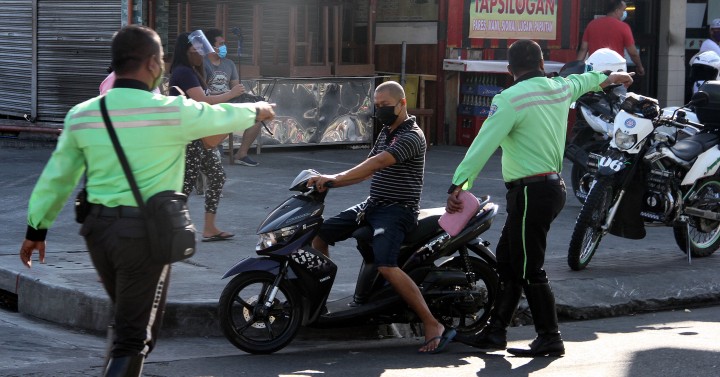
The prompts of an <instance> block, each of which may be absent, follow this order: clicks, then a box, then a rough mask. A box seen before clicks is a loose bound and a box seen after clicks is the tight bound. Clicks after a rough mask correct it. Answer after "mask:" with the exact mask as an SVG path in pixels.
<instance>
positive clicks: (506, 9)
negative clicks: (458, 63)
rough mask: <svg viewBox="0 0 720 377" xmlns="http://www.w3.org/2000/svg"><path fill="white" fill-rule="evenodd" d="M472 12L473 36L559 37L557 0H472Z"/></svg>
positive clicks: (507, 37)
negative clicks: (557, 31) (557, 35)
mask: <svg viewBox="0 0 720 377" xmlns="http://www.w3.org/2000/svg"><path fill="white" fill-rule="evenodd" d="M466 4H467V3H466ZM469 13H470V33H469V37H470V38H487V39H547V40H554V39H556V30H557V0H472V1H470V12H469Z"/></svg>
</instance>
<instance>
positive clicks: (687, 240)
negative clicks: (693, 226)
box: [684, 217, 692, 264]
mask: <svg viewBox="0 0 720 377" xmlns="http://www.w3.org/2000/svg"><path fill="white" fill-rule="evenodd" d="M684 220H685V221H684V222H685V250H687V261H688V264H692V250H691V249H690V243H691V242H690V221H689V219H688V218H687V217H684Z"/></svg>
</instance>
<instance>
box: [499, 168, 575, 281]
mask: <svg viewBox="0 0 720 377" xmlns="http://www.w3.org/2000/svg"><path fill="white" fill-rule="evenodd" d="M565 197H566V192H565V183H564V182H563V181H562V180H555V181H544V182H536V183H530V184H527V185H522V186H517V187H513V188H511V189H510V190H508V192H507V194H506V199H507V213H508V215H507V220H506V221H505V226H504V227H503V230H502V233H501V235H500V240H499V241H498V245H497V248H496V251H497V260H498V274H499V275H500V281H508V282H513V283H515V284H522V285H523V286H525V285H527V284H535V283H547V281H548V279H547V275H546V274H545V270H544V269H543V265H544V264H545V248H546V246H547V234H548V231H549V230H550V224H551V223H552V222H553V220H555V217H557V215H558V214H559V213H560V211H561V210H562V208H563V206H564V205H565Z"/></svg>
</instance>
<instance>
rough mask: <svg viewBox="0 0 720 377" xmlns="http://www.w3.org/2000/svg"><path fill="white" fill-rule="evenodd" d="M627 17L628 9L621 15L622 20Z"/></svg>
mask: <svg viewBox="0 0 720 377" xmlns="http://www.w3.org/2000/svg"><path fill="white" fill-rule="evenodd" d="M626 18H627V11H626V10H624V11H623V15H622V17H620V21H625V19H626Z"/></svg>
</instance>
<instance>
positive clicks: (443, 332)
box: [308, 81, 455, 353]
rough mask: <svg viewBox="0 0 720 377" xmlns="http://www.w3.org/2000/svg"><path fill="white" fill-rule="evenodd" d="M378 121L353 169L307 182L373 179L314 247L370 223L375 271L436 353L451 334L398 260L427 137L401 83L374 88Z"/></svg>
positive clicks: (415, 208) (323, 248)
mask: <svg viewBox="0 0 720 377" xmlns="http://www.w3.org/2000/svg"><path fill="white" fill-rule="evenodd" d="M375 109H376V118H377V120H378V121H379V122H380V123H382V124H383V125H384V127H383V129H382V131H381V132H380V135H379V136H378V138H377V142H376V143H375V146H374V147H373V149H372V150H371V151H370V154H369V155H368V158H367V159H366V160H365V161H363V162H362V163H360V164H358V165H357V166H355V167H353V168H352V169H349V170H346V171H344V172H341V173H338V174H333V175H320V176H317V177H313V178H311V179H310V180H309V181H308V187H309V186H315V187H317V188H318V190H320V191H323V190H325V189H326V187H328V186H332V187H342V186H349V185H352V184H355V183H359V182H362V181H364V180H366V179H368V178H372V181H371V183H370V196H369V197H368V198H367V200H365V201H364V202H362V203H360V204H358V205H356V206H354V207H351V208H349V209H347V210H345V211H343V212H341V213H340V214H338V215H337V216H335V217H331V218H329V219H327V220H325V221H324V223H323V225H322V228H321V229H320V232H319V234H318V236H317V237H316V238H315V239H314V240H313V248H315V249H316V250H318V251H320V252H322V253H323V254H325V255H328V245H332V244H334V243H335V242H338V241H343V240H346V239H348V238H350V237H351V236H352V234H353V232H354V231H355V230H356V229H358V228H360V227H363V226H366V225H368V224H369V225H370V226H371V227H372V228H373V239H372V249H373V255H374V258H375V261H374V262H375V264H376V265H377V266H378V271H379V272H380V274H381V275H382V276H383V278H385V280H387V281H388V282H389V283H390V284H391V285H392V287H393V288H394V289H395V290H396V291H397V292H398V294H399V295H400V296H401V297H402V298H403V300H405V302H406V303H407V304H408V306H410V308H411V309H412V310H413V311H415V313H417V315H418V317H420V319H421V320H422V322H423V326H424V329H425V340H426V341H425V344H424V345H423V346H422V347H421V348H420V350H419V351H420V352H427V353H437V352H440V351H442V350H443V349H444V347H445V346H446V345H447V344H448V343H450V341H451V340H452V338H453V337H454V336H455V330H453V329H445V328H444V327H443V325H441V324H440V322H438V321H437V319H435V317H433V315H432V313H431V312H430V309H429V308H428V306H427V303H426V302H425V299H424V298H423V296H422V294H421V293H420V289H418V287H417V285H416V284H415V282H413V280H412V279H411V278H410V277H409V276H408V275H407V274H406V273H405V272H404V271H403V270H401V269H400V268H399V267H398V265H397V259H398V253H399V251H400V245H401V244H402V242H403V240H404V238H405V235H406V234H408V233H409V232H410V231H412V230H413V229H414V228H415V226H416V225H417V218H418V212H419V208H420V207H419V206H420V194H421V192H422V186H423V175H424V173H425V149H426V144H425V136H424V135H423V133H422V130H420V128H419V127H418V125H417V123H415V117H414V116H410V115H408V113H407V100H406V99H405V91H404V90H403V87H402V86H401V85H400V84H398V83H397V82H394V81H388V82H384V83H382V84H380V85H379V86H378V87H377V89H376V90H375Z"/></svg>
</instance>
